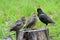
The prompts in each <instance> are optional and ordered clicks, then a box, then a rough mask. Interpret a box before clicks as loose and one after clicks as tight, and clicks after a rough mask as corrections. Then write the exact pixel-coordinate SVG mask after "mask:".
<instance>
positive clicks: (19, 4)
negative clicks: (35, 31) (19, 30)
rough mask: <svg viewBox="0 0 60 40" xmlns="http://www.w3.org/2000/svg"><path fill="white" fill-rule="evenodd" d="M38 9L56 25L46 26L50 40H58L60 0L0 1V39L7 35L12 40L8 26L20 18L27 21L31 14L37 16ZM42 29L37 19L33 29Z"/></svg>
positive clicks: (59, 37) (43, 25) (42, 25)
mask: <svg viewBox="0 0 60 40" xmlns="http://www.w3.org/2000/svg"><path fill="white" fill-rule="evenodd" d="M38 7H40V8H41V9H42V10H43V11H44V13H45V14H47V15H48V16H49V17H50V18H51V19H52V20H53V21H54V22H55V23H56V26H53V25H50V24H49V25H48V26H47V28H49V34H50V37H52V39H51V40H60V0H0V39H1V38H3V37H7V36H9V35H11V37H12V38H13V39H14V38H15V37H14V36H15V35H12V34H14V32H9V28H10V26H11V25H12V24H13V23H14V22H15V21H16V20H18V19H20V18H21V17H22V16H26V17H27V19H28V18H30V17H31V15H32V13H33V12H35V13H36V14H37V8H38ZM44 27H45V24H43V23H42V22H41V21H39V19H38V21H37V24H36V26H35V27H34V28H44ZM14 40H15V39H14Z"/></svg>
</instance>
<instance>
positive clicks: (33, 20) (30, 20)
mask: <svg viewBox="0 0 60 40" xmlns="http://www.w3.org/2000/svg"><path fill="white" fill-rule="evenodd" d="M36 21H37V18H36V14H35V13H33V15H32V17H31V18H30V19H29V20H28V21H27V24H26V28H31V27H32V26H34V25H35V24H36Z"/></svg>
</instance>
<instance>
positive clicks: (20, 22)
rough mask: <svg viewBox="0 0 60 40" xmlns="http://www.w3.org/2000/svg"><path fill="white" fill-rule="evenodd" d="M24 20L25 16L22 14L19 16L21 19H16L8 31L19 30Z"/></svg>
mask: <svg viewBox="0 0 60 40" xmlns="http://www.w3.org/2000/svg"><path fill="white" fill-rule="evenodd" d="M25 21H26V18H25V16H23V17H22V18H21V20H17V21H16V22H15V23H14V24H13V25H12V27H11V28H10V31H18V30H20V29H21V28H22V27H23V26H24V24H25Z"/></svg>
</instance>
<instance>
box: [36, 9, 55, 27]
mask: <svg viewBox="0 0 60 40" xmlns="http://www.w3.org/2000/svg"><path fill="white" fill-rule="evenodd" d="M37 13H38V14H37V16H38V17H39V20H40V21H41V22H42V23H44V24H46V26H47V25H48V24H49V23H52V24H55V22H53V21H52V19H51V18H50V17H48V16H47V15H46V14H45V13H44V12H43V11H42V9H41V8H37Z"/></svg>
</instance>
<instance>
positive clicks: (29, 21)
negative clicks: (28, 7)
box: [26, 17, 33, 26]
mask: <svg viewBox="0 0 60 40" xmlns="http://www.w3.org/2000/svg"><path fill="white" fill-rule="evenodd" d="M32 22H33V18H32V17H31V18H30V19H29V20H28V22H27V25H26V26H28V25H30V24H31V23H32Z"/></svg>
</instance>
